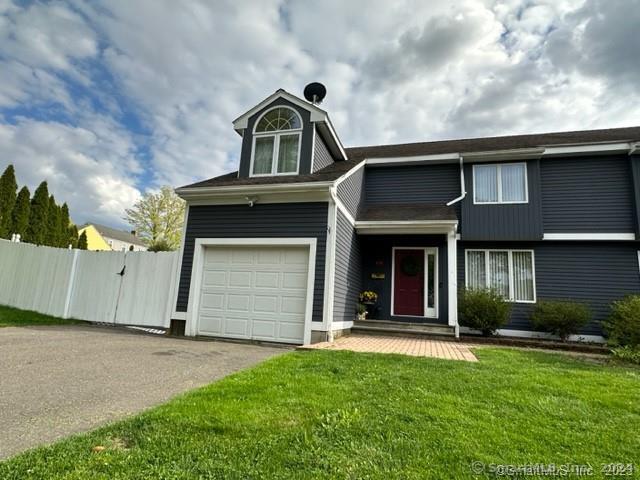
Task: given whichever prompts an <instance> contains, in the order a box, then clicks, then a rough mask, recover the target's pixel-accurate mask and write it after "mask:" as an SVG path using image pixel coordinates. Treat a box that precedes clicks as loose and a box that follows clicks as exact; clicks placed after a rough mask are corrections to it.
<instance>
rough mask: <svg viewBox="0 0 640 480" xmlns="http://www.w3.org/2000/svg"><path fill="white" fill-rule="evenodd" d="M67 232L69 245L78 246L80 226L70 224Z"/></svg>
mask: <svg viewBox="0 0 640 480" xmlns="http://www.w3.org/2000/svg"><path fill="white" fill-rule="evenodd" d="M67 232H68V233H67V246H69V245H71V248H78V227H76V226H75V225H69V229H68V230H67Z"/></svg>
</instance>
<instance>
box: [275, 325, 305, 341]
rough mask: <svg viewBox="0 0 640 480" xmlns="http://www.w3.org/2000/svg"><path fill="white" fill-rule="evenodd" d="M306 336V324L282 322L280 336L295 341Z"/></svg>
mask: <svg viewBox="0 0 640 480" xmlns="http://www.w3.org/2000/svg"><path fill="white" fill-rule="evenodd" d="M303 336H304V326H303V325H301V324H299V323H280V324H279V325H278V338H280V339H282V340H289V341H290V342H295V341H296V340H298V339H300V338H302V337H303Z"/></svg>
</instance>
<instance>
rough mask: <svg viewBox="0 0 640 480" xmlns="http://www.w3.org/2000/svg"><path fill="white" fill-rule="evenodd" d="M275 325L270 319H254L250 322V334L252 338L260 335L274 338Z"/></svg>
mask: <svg viewBox="0 0 640 480" xmlns="http://www.w3.org/2000/svg"><path fill="white" fill-rule="evenodd" d="M276 326H277V324H276V323H274V322H273V320H272V319H269V320H260V319H254V320H253V322H252V332H251V333H252V336H253V337H254V338H256V337H261V338H270V339H274V338H275V337H276Z"/></svg>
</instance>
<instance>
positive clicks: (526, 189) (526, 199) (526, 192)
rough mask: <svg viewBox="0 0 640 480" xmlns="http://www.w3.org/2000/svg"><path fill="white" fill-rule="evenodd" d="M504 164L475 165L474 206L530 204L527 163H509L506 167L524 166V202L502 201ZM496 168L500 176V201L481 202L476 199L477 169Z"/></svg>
mask: <svg viewBox="0 0 640 480" xmlns="http://www.w3.org/2000/svg"><path fill="white" fill-rule="evenodd" d="M502 165H503V164H502V163H482V164H474V165H473V204H474V205H513V204H525V203H529V177H528V171H527V170H528V168H527V162H508V163H505V165H522V166H523V167H524V200H502ZM478 166H481V167H496V175H497V176H498V186H497V188H498V201H497V202H480V201H478V200H477V199H476V190H477V189H476V167H478Z"/></svg>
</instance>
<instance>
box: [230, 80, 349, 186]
mask: <svg viewBox="0 0 640 480" xmlns="http://www.w3.org/2000/svg"><path fill="white" fill-rule="evenodd" d="M233 127H234V129H235V130H236V132H238V133H239V134H240V135H241V136H242V151H241V153H240V166H239V168H238V177H240V178H248V177H271V176H272V177H277V176H287V175H308V174H310V173H313V172H317V171H318V170H321V169H322V168H324V167H326V166H328V165H329V164H331V163H333V162H335V161H342V160H346V159H347V156H346V153H345V151H344V148H343V147H342V144H341V142H340V139H339V138H338V136H337V135H336V133H335V130H334V128H333V125H332V124H331V121H330V120H329V115H328V114H327V112H325V111H324V110H322V109H321V108H319V107H318V106H317V105H315V104H313V103H309V102H307V101H305V100H303V99H301V98H298V97H296V96H295V95H292V94H290V93H288V92H286V91H284V90H278V91H276V92H275V93H274V94H273V95H271V96H269V97H268V98H266V99H265V100H263V101H262V102H260V103H259V104H258V105H256V106H255V107H253V108H252V109H251V110H249V111H248V112H246V113H245V114H243V115H242V116H240V117H238V118H237V119H236V120H235V121H234V122H233Z"/></svg>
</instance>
